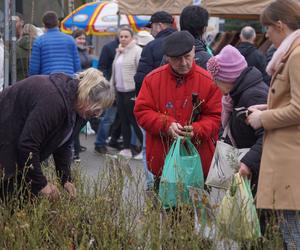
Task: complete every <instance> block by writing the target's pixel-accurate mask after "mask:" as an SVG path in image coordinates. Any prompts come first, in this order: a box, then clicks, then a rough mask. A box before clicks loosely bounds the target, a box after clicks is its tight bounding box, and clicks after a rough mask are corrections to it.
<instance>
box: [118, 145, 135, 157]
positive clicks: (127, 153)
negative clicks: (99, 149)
mask: <svg viewBox="0 0 300 250" xmlns="http://www.w3.org/2000/svg"><path fill="white" fill-rule="evenodd" d="M119 155H121V156H123V157H124V158H126V159H131V158H132V153H131V150H130V149H127V148H125V149H123V150H121V151H120V152H119Z"/></svg>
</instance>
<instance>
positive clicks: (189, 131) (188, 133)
mask: <svg viewBox="0 0 300 250" xmlns="http://www.w3.org/2000/svg"><path fill="white" fill-rule="evenodd" d="M193 129H194V128H193V126H184V127H183V136H185V137H190V138H193V137H194V131H193Z"/></svg>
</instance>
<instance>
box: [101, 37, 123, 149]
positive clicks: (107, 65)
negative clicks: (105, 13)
mask: <svg viewBox="0 0 300 250" xmlns="http://www.w3.org/2000/svg"><path fill="white" fill-rule="evenodd" d="M119 44H120V42H119V38H118V37H116V38H115V39H114V40H113V41H111V42H109V43H107V44H105V45H104V46H103V48H102V51H101V54H100V57H99V63H98V65H99V69H100V70H101V71H102V72H103V75H104V77H105V78H106V79H107V80H108V81H110V78H111V74H112V64H113V61H114V59H115V55H116V49H117V48H118V46H119ZM96 131H97V135H96V141H95V152H96V153H99V154H106V153H107V147H106V146H107V142H106V140H107V138H108V137H109V134H111V139H110V141H109V143H108V144H109V146H110V147H114V148H116V149H118V150H120V149H121V145H120V144H119V142H118V138H119V137H120V136H121V120H120V116H119V114H118V112H117V107H116V105H115V104H114V105H113V106H112V107H110V108H109V109H107V110H105V113H104V115H103V119H101V122H100V123H99V125H98V128H97V130H96Z"/></svg>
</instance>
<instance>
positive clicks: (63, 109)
mask: <svg viewBox="0 0 300 250" xmlns="http://www.w3.org/2000/svg"><path fill="white" fill-rule="evenodd" d="M77 88H78V81H77V80H74V79H72V78H70V77H68V76H66V75H64V74H59V73H57V74H52V75H50V76H45V75H39V76H32V77H29V78H26V79H25V80H23V81H20V82H17V83H16V84H14V85H12V86H11V87H9V88H7V89H5V90H4V91H3V92H2V93H1V94H0V106H1V107H2V110H3V111H5V112H1V113H0V165H1V168H2V169H3V170H4V171H5V176H6V178H9V177H12V176H14V175H15V174H16V165H17V166H18V168H19V170H21V171H22V170H23V169H24V166H25V165H26V166H29V165H30V164H32V168H29V169H28V173H27V178H28V181H31V187H32V192H33V193H34V194H37V193H38V192H39V191H40V190H41V189H42V188H43V187H45V186H46V184H47V180H46V178H45V176H44V175H43V173H42V170H41V164H40V163H41V161H43V160H45V159H47V158H48V157H49V156H50V155H51V154H53V158H54V161H55V165H56V170H57V172H58V175H59V176H60V177H61V181H62V184H64V183H65V182H66V181H70V178H71V177H70V163H71V147H70V143H71V141H72V136H71V137H70V138H69V139H68V140H67V141H66V142H65V143H63V144H62V142H63V140H64V139H66V138H67V135H70V132H71V131H72V128H74V126H75V120H76V119H75V118H76V115H74V114H75V112H74V109H73V107H74V102H75V97H76V92H77ZM73 132H74V129H73ZM74 133H75V132H74ZM60 144H62V145H60ZM19 174H20V173H19Z"/></svg>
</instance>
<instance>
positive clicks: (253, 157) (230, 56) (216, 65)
mask: <svg viewBox="0 0 300 250" xmlns="http://www.w3.org/2000/svg"><path fill="white" fill-rule="evenodd" d="M207 70H208V71H209V72H210V73H211V75H212V76H213V78H214V80H215V82H216V84H217V86H218V87H219V88H220V89H221V91H222V92H223V94H224V95H223V98H222V116H221V120H222V127H223V128H224V129H225V128H226V126H227V125H229V131H230V133H229V135H230V136H229V137H228V138H226V141H227V142H229V143H230V144H236V147H237V148H250V150H249V152H248V153H247V154H246V155H245V156H244V157H243V158H242V159H241V163H240V169H239V173H240V174H241V176H244V177H248V178H250V177H251V176H252V185H255V188H256V185H257V181H258V173H259V165H260V159H261V154H262V140H263V133H264V131H263V129H258V130H254V129H253V128H252V127H251V126H250V125H248V124H247V123H246V122H245V119H246V117H242V116H238V114H239V113H238V111H237V110H236V109H237V108H245V111H246V110H247V108H248V107H250V106H252V105H257V104H265V103H266V102H267V96H268V86H267V84H265V83H264V81H263V78H262V74H261V72H260V71H259V70H258V69H256V68H255V67H248V65H247V62H246V60H245V58H244V57H243V56H242V55H241V53H240V52H239V51H238V50H237V49H236V48H234V47H232V46H231V45H227V46H225V47H224V48H223V49H222V50H221V52H220V54H219V55H217V56H214V57H212V58H211V59H209V61H208V63H207ZM245 116H246V113H245Z"/></svg>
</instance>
